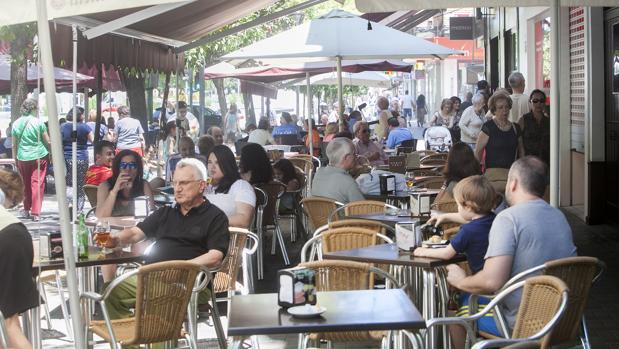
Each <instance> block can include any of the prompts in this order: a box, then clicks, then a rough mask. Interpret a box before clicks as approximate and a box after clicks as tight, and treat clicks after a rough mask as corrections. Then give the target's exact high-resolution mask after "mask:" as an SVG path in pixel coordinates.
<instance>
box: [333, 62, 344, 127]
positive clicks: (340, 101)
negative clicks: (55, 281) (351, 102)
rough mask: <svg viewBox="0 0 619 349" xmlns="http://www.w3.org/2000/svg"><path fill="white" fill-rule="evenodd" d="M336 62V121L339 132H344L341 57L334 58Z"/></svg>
mask: <svg viewBox="0 0 619 349" xmlns="http://www.w3.org/2000/svg"><path fill="white" fill-rule="evenodd" d="M335 60H336V62H337V103H338V119H339V121H340V132H342V131H344V126H345V125H344V98H343V86H342V57H341V56H337V57H335Z"/></svg>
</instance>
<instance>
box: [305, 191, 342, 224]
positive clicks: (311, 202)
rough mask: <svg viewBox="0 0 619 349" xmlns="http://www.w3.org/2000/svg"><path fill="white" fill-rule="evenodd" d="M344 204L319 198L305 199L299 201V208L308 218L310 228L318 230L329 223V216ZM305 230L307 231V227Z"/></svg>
mask: <svg viewBox="0 0 619 349" xmlns="http://www.w3.org/2000/svg"><path fill="white" fill-rule="evenodd" d="M343 205H344V204H342V203H339V202H337V201H335V200H331V199H327V198H322V197H319V196H312V197H307V198H305V199H303V200H301V206H302V207H303V211H304V212H305V215H307V217H308V218H309V221H310V223H311V225H312V228H313V229H314V230H315V229H318V228H320V227H322V226H323V225H325V224H327V223H328V222H329V215H330V214H331V212H333V211H335V210H336V209H337V208H338V206H343ZM306 229H308V230H309V227H307V228H306Z"/></svg>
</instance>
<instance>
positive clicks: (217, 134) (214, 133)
mask: <svg viewBox="0 0 619 349" xmlns="http://www.w3.org/2000/svg"><path fill="white" fill-rule="evenodd" d="M206 134H207V135H209V136H211V137H213V139H214V140H215V145H221V144H224V131H222V130H221V128H219V127H217V126H211V127H210V128H209V129H208V130H207V131H206Z"/></svg>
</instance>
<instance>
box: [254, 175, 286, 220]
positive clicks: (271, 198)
mask: <svg viewBox="0 0 619 349" xmlns="http://www.w3.org/2000/svg"><path fill="white" fill-rule="evenodd" d="M257 187H259V188H260V189H262V190H263V191H264V192H265V193H266V194H267V197H268V199H267V204H266V206H265V207H264V212H263V214H262V226H270V225H275V224H276V218H275V216H276V215H277V213H278V212H277V210H278V206H279V199H280V198H281V196H282V195H283V194H284V192H285V191H286V186H285V185H284V184H282V183H280V182H276V181H272V182H269V183H263V184H260V185H257Z"/></svg>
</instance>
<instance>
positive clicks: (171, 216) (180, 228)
mask: <svg viewBox="0 0 619 349" xmlns="http://www.w3.org/2000/svg"><path fill="white" fill-rule="evenodd" d="M138 228H140V229H141V230H142V231H143V232H144V234H145V235H146V237H147V238H149V239H154V240H155V241H156V243H155V245H154V246H153V248H152V249H151V251H150V252H149V254H148V256H146V262H147V263H155V262H162V261H169V260H188V259H192V258H195V257H198V256H201V255H203V254H205V253H207V252H208V251H210V250H213V249H215V250H219V251H221V252H222V253H223V254H224V255H225V254H226V251H227V250H228V244H229V243H230V234H229V232H228V218H227V217H226V215H225V214H224V213H223V211H222V210H220V209H219V208H217V207H216V206H215V205H213V204H211V203H210V202H209V201H208V200H205V201H204V202H203V203H202V204H201V205H200V206H197V207H194V208H192V209H191V210H189V212H187V214H186V215H183V214H182V213H181V211H180V207H179V206H178V205H176V206H174V207H170V206H164V207H162V208H160V209H158V210H157V211H155V212H153V213H152V214H151V215H150V216H148V217H146V219H144V221H143V222H141V223H139V224H138Z"/></svg>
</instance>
